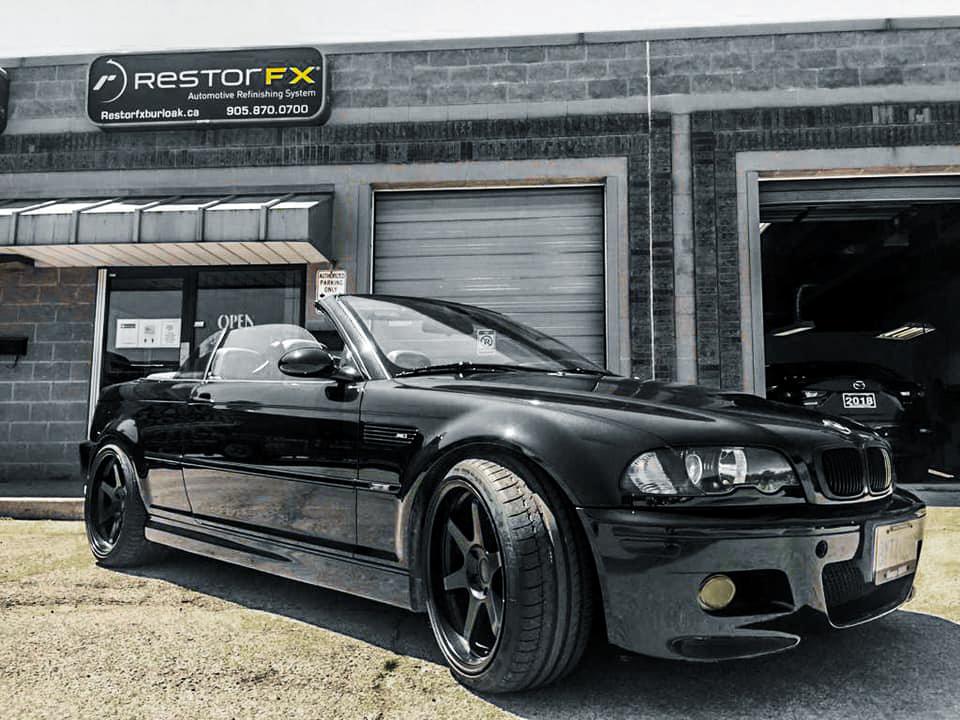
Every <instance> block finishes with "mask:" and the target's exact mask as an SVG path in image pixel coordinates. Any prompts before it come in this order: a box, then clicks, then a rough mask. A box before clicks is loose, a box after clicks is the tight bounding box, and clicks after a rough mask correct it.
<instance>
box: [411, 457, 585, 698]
mask: <svg viewBox="0 0 960 720" xmlns="http://www.w3.org/2000/svg"><path fill="white" fill-rule="evenodd" d="M508 464H509V465H510V467H507V465H508ZM575 523H576V518H575V517H573V513H572V511H571V510H570V508H569V507H568V506H567V505H566V503H564V502H563V499H562V498H561V497H560V496H559V494H558V493H557V491H556V490H555V489H554V488H553V487H551V486H548V485H547V484H546V483H544V482H541V481H539V480H538V479H537V478H536V477H535V476H534V474H533V473H531V472H528V471H526V470H525V469H524V468H522V467H520V466H518V465H515V464H514V463H512V462H510V461H506V460H504V461H501V460H498V461H497V462H494V461H491V460H480V459H474V460H465V461H462V462H460V463H458V464H457V465H456V466H454V467H453V468H452V469H451V470H450V471H449V472H448V473H447V475H446V477H444V479H443V480H442V481H441V482H440V483H439V485H438V486H437V488H436V489H435V491H434V494H433V497H432V498H431V501H430V504H429V506H428V509H427V514H426V527H425V530H426V532H425V533H424V543H425V547H424V552H425V553H426V556H425V557H426V562H425V563H424V570H425V573H426V577H425V581H426V587H427V610H428V613H429V615H430V623H431V626H432V628H433V631H434V635H435V636H436V639H437V642H438V644H439V645H440V649H441V651H442V652H443V654H444V656H445V657H446V659H447V661H448V662H449V664H450V667H451V669H452V670H453V673H454V675H455V676H456V677H457V679H458V680H459V681H460V682H462V683H463V684H464V685H467V686H469V687H471V688H474V689H476V690H480V691H486V692H509V691H515V690H523V689H528V688H532V687H536V686H539V685H544V684H547V683H550V682H553V681H554V680H556V679H558V678H560V677H562V676H563V675H564V674H566V673H568V672H569V671H570V670H572V669H573V667H574V666H575V665H576V664H577V662H578V661H579V659H580V657H581V655H582V654H583V650H584V647H585V646H586V643H587V639H588V637H589V632H590V627H591V621H592V614H593V604H592V601H593V597H592V587H591V583H590V580H591V577H592V576H591V573H590V567H589V565H588V564H587V563H588V558H587V548H586V547H585V541H584V539H583V537H582V534H581V533H580V532H579V529H578V528H577V526H576V524H575Z"/></svg>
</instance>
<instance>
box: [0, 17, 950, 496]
mask: <svg viewBox="0 0 960 720" xmlns="http://www.w3.org/2000/svg"><path fill="white" fill-rule="evenodd" d="M474 44H475V43H474ZM329 57H330V64H331V83H332V107H333V114H332V115H331V118H330V121H329V122H328V124H327V125H325V126H323V127H302V128H285V129H279V128H266V127H261V128H255V127H249V128H243V129H220V130H174V131H169V130H168V131H150V132H145V131H139V132H124V133H112V134H111V133H105V132H101V131H99V130H97V129H96V128H95V127H94V126H93V125H92V124H90V123H89V122H88V121H87V120H86V118H85V112H84V96H85V92H86V65H85V64H84V62H83V60H82V59H78V58H74V59H62V60H60V61H58V62H57V63H56V64H47V65H45V64H43V62H42V61H41V60H39V59H33V60H29V61H24V62H14V63H8V65H9V68H8V69H9V71H10V77H11V88H10V89H11V104H10V126H9V129H8V132H7V133H6V134H5V135H2V136H0V180H2V178H4V177H6V178H7V180H6V185H5V186H6V187H8V188H11V187H15V183H16V176H18V175H21V174H23V173H58V172H74V171H113V170H141V169H147V170H150V169H179V170H182V171H183V172H184V176H185V177H189V174H190V173H191V172H192V171H194V170H197V169H201V168H240V167H242V168H258V167H268V166H269V167H277V166H326V165H347V164H351V165H353V164H376V163H398V164H419V163H451V164H456V163H472V162H496V161H510V160H550V159H565V158H593V157H617V158H625V159H626V161H627V167H628V177H627V185H628V188H627V198H628V207H627V208H626V212H625V221H626V224H627V229H628V241H629V305H628V307H625V308H623V310H622V311H623V312H624V313H629V328H630V350H631V363H632V370H633V372H634V373H635V374H637V375H640V376H644V377H646V376H650V375H651V374H655V375H656V377H657V378H659V379H670V378H673V377H675V376H676V374H677V366H678V362H677V347H678V343H677V338H676V332H677V330H676V328H677V327H678V323H677V319H676V318H677V313H678V312H679V310H678V307H677V302H678V301H677V298H675V295H674V287H675V282H677V280H676V278H677V276H678V273H680V274H681V275H683V280H684V282H685V285H684V287H687V288H692V289H693V290H692V292H693V295H692V296H691V295H690V292H691V291H690V290H687V291H686V292H687V295H686V296H685V297H684V300H683V302H684V303H685V305H684V309H683V312H685V313H688V314H689V315H688V317H691V318H692V319H691V320H688V321H687V326H689V325H690V324H692V325H694V326H695V327H694V328H693V330H692V334H693V335H695V342H694V339H689V338H688V339H689V342H688V345H689V347H690V350H689V351H688V352H687V357H690V355H692V353H693V348H694V346H695V348H696V363H695V365H696V379H698V380H699V381H700V382H702V383H704V384H707V385H712V386H719V387H724V388H730V389H740V388H742V386H743V384H744V380H745V378H744V374H743V361H744V357H743V353H744V351H743V347H744V337H743V328H742V324H741V307H740V305H741V294H742V293H741V290H742V288H741V287H740V283H741V276H742V275H741V273H742V268H741V267H740V252H741V249H742V246H741V242H742V228H741V227H740V214H739V212H740V208H739V207H738V195H737V181H738V179H737V154H738V153H740V152H745V151H757V150H771V151H787V150H797V149H806V148H817V149H824V150H829V149H840V148H869V147H906V146H916V145H935V144H954V143H957V142H958V139H960V130H957V128H958V127H960V105H958V104H957V103H956V102H955V101H954V100H955V99H956V101H960V28H952V27H941V28H937V29H931V30H927V29H887V30H880V29H876V30H853V31H844V32H833V31H831V32H802V33H789V34H774V33H771V34H753V35H744V36H730V37H700V38H687V39H684V38H678V39H660V38H653V39H650V40H649V41H648V40H639V39H631V40H629V41H624V42H619V41H618V42H611V41H602V42H600V41H597V40H596V39H593V40H589V41H587V40H586V39H584V38H579V39H578V40H576V41H570V42H556V41H552V42H549V43H548V42H546V41H545V42H544V43H543V44H536V43H532V44H529V45H527V44H524V45H522V46H510V47H508V46H505V45H503V46H497V45H496V44H494V45H493V46H491V47H448V48H417V47H409V48H401V49H391V50H389V51H382V52H381V51H375V52H371V51H368V50H367V49H363V50H362V51H342V50H340V51H334V52H331V54H330V55H329ZM0 64H3V63H0ZM908 102H909V104H908ZM648 108H651V109H652V111H653V112H652V113H651V114H650V115H648V113H647V111H648ZM918 108H920V110H919V111H918ZM678 118H679V119H680V120H681V122H678ZM678 127H682V128H683V131H682V132H683V138H682V140H681V141H679V142H678V141H676V138H675V137H674V135H675V133H676V128H678ZM688 127H689V131H688V130H687V128H688ZM675 146H677V147H683V148H685V149H684V151H683V152H684V155H683V158H684V160H683V161H682V163H680V164H682V165H684V167H675V166H674V155H673V152H674V148H675ZM687 165H689V167H686V166H687ZM681 187H682V188H683V189H679V188H681ZM677 193H682V194H683V195H684V202H678V203H677V207H678V208H680V209H681V210H680V211H681V212H683V213H686V217H687V219H689V220H690V224H691V226H692V230H691V229H689V228H688V229H677V230H676V233H675V228H674V207H673V202H674V198H675V197H677ZM0 195H2V193H0ZM686 208H689V209H686ZM651 211H652V212H651ZM691 232H692V236H693V237H692V241H691V240H690V233H691ZM682 233H686V234H685V235H683V237H681V234H682ZM691 246H692V250H691V249H690V248H691ZM678 247H683V248H684V250H683V251H682V252H678V251H677V248H678ZM651 268H652V271H653V273H652V276H651V272H650V271H651ZM92 282H93V275H92V273H85V274H84V273H79V274H78V273H75V272H74V271H72V270H62V271H59V272H58V271H56V270H44V271H41V270H36V271H32V272H26V273H0V334H4V333H10V334H27V335H28V336H29V337H30V341H31V352H30V356H29V357H28V358H27V361H26V362H23V363H21V364H20V365H19V366H18V367H17V368H16V369H14V370H11V369H9V368H5V367H0V479H3V478H4V477H10V476H11V474H12V473H23V472H27V473H40V474H44V475H47V476H51V477H53V476H61V475H64V474H69V473H70V472H71V468H73V467H75V463H74V453H75V443H76V441H78V440H79V439H80V437H81V436H82V434H83V421H84V418H85V412H86V395H85V392H86V390H85V388H86V385H85V383H87V381H88V378H89V358H90V354H91V353H90V350H91V349H90V333H91V327H92V325H91V323H92V313H93V310H92V306H91V305H90V303H92V301H93V285H92ZM679 287H680V286H679V284H678V288H679ZM651 288H652V298H653V300H652V307H651V301H650V298H651ZM691 305H692V307H690V306H691ZM651 319H652V327H651ZM651 335H652V337H653V340H654V342H653V343H651ZM2 360H3V359H2V358H0V362H2ZM689 363H690V364H691V365H692V364H693V361H692V359H691V360H690V361H689ZM61 415H62V417H61ZM34 433H36V434H34ZM28 436H29V437H30V438H42V439H41V440H40V441H38V442H34V443H32V445H31V447H32V448H33V450H30V449H28V447H27V446H28V443H27V441H26V440H25V439H24V438H27V437H28Z"/></svg>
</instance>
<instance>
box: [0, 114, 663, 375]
mask: <svg viewBox="0 0 960 720" xmlns="http://www.w3.org/2000/svg"><path fill="white" fill-rule="evenodd" d="M652 126H653V128H652V129H653V133H654V141H653V147H654V153H653V156H652V157H651V158H650V167H648V154H647V153H648V132H649V129H650V128H649V127H648V121H647V116H646V115H640V114H619V115H615V114H610V115H598V116H590V115H575V116H565V117H564V116H561V117H551V118H533V119H528V120H506V119H505V120H463V121H456V122H450V121H448V122H430V123H379V124H367V125H339V126H337V125H328V126H324V127H304V128H284V129H280V128H241V129H230V130H185V131H151V132H126V133H116V134H106V133H96V134H52V135H7V136H0V172H2V173H18V172H36V171H44V170H64V169H70V168H83V169H85V170H100V169H103V170H106V169H143V168H201V167H241V166H242V167H257V166H274V165H324V164H336V163H378V162H391V163H435V162H461V161H478V160H533V159H551V158H588V157H626V158H627V162H628V171H629V178H628V202H629V207H628V231H629V238H630V246H629V250H630V253H629V254H630V266H629V272H630V285H629V287H630V325H631V342H632V359H633V372H634V373H636V374H638V375H640V376H642V377H649V376H650V374H651V368H652V366H653V363H654V359H653V358H652V356H651V347H650V333H651V328H650V302H649V299H650V292H649V278H650V274H649V267H650V228H651V222H650V217H649V213H648V210H649V202H648V191H649V188H650V183H649V182H648V177H649V176H648V171H649V170H650V169H652V170H653V179H654V184H653V210H654V215H653V217H654V222H653V223H652V228H653V233H654V242H653V245H654V266H655V268H658V269H659V270H660V271H659V272H656V275H655V277H656V283H655V294H654V308H653V315H654V328H653V332H655V333H656V340H657V342H656V355H657V357H656V369H657V376H658V377H662V378H669V377H672V375H673V372H674V365H675V354H676V353H675V347H676V345H675V339H674V314H673V271H672V268H673V226H672V188H671V183H670V175H671V155H670V142H671V141H670V133H671V124H670V119H669V117H668V116H657V117H655V119H654V122H653V123H652Z"/></svg>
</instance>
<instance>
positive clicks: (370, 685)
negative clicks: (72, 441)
mask: <svg viewBox="0 0 960 720" xmlns="http://www.w3.org/2000/svg"><path fill="white" fill-rule="evenodd" d="M927 522H928V524H927V540H926V542H925V544H924V555H923V559H922V561H921V568H920V573H919V577H918V588H919V592H918V595H917V598H916V599H915V600H914V601H913V602H912V603H910V605H909V606H908V608H909V611H903V610H901V611H898V612H896V613H894V614H892V615H891V616H889V617H887V618H885V619H883V620H880V621H878V622H875V623H871V624H869V625H867V626H864V627H861V628H857V629H853V630H849V631H845V632H843V633H833V634H828V635H825V636H816V637H813V638H810V639H809V640H808V641H805V642H804V643H802V644H801V646H800V647H799V648H798V649H797V650H795V651H793V652H790V653H786V654H783V655H779V656H776V657H774V658H767V659H764V660H755V661H743V662H735V663H724V664H721V665H696V664H688V663H680V662H669V661H658V660H653V659H650V658H644V657H640V656H635V655H629V654H626V653H622V652H620V651H618V650H617V649H615V648H612V647H610V646H608V645H606V644H605V643H603V642H596V643H594V646H593V647H592V648H591V649H590V650H589V651H588V655H587V657H586V659H585V662H584V663H583V665H582V666H581V668H580V669H579V670H578V671H577V672H576V673H575V674H574V675H573V676H572V677H571V678H569V679H568V680H566V681H564V682H563V683H562V684H561V685H560V686H558V687H553V688H548V689H544V690H540V691H537V692H533V693H525V694H520V695H513V696H506V697H479V696H477V695H475V694H473V693H470V692H469V691H467V690H464V689H463V688H462V687H460V686H459V685H457V683H456V682H454V681H453V679H452V678H451V676H450V674H449V672H448V671H447V669H446V668H445V667H444V665H443V663H442V662H441V660H440V657H439V654H438V652H437V650H436V649H435V648H434V646H433V639H432V637H431V635H430V632H429V627H428V625H427V622H426V620H425V618H424V617H422V616H419V615H414V614H411V613H407V612H403V611H401V610H397V609H394V608H390V607H387V606H383V605H378V604H376V603H372V602H368V601H365V600H359V599H356V598H352V597H350V596H348V595H343V594H340V593H335V592H328V591H325V590H320V589H317V588H312V587H309V586H305V585H300V584H297V583H294V582H290V581H286V580H281V579H277V578H272V577H269V576H265V575H261V574H258V573H255V572H253V571H248V570H244V569H241V568H235V567H233V566H230V565H225V564H221V563H217V562H214V561H210V560H205V559H201V558H196V557H191V556H187V555H174V556H172V557H171V558H170V559H169V560H167V561H165V562H163V563H161V564H159V565H156V566H153V567H150V568H148V569H145V570H143V571H136V572H117V571H111V570H105V569H102V568H99V567H97V566H96V565H94V564H93V562H92V560H91V558H90V555H89V553H88V551H87V548H86V543H85V539H84V536H83V528H82V526H81V524H80V523H72V522H30V521H12V520H5V521H0V717H2V718H5V719H9V720H12V719H13V718H93V717H97V718H111V719H112V718H202V719H204V720H217V719H220V718H254V717H255V718H258V719H266V718H281V717H282V718H324V719H326V718H454V717H456V718H471V720H474V719H478V720H479V719H480V718H488V717H529V718H559V717H596V718H603V719H604V720H611V719H613V718H618V717H658V718H662V717H678V718H679V717H683V718H687V717H691V716H703V717H710V718H711V720H718V719H719V718H728V717H729V718H733V717H737V718H740V717H758V718H760V717H763V718H769V717H771V716H780V717H789V718H801V717H804V718H805V717H811V718H813V717H819V718H825V717H843V718H859V717H863V718H867V717H870V718H873V717H897V718H902V717H908V716H916V717H920V716H922V717H924V718H937V717H943V718H956V717H960V625H957V624H956V623H957V622H958V621H960V552H957V549H958V548H960V508H931V509H930V512H929V517H928V521H927ZM910 611H912V612H910Z"/></svg>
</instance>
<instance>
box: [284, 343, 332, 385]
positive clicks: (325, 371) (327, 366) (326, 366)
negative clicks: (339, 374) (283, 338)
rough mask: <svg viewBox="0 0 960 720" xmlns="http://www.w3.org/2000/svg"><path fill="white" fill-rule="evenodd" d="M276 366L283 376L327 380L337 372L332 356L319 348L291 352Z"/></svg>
mask: <svg viewBox="0 0 960 720" xmlns="http://www.w3.org/2000/svg"><path fill="white" fill-rule="evenodd" d="M277 366H278V367H279V368H280V372H282V373H283V374H284V375H291V376H293V377H304V378H328V377H332V376H333V374H334V373H335V372H336V371H337V363H336V360H335V359H334V357H333V355H331V354H330V353H329V352H327V350H326V349H325V348H322V347H320V346H313V347H301V348H296V349H295V350H291V351H290V352H288V353H285V354H284V355H283V357H281V358H280V361H279V363H277Z"/></svg>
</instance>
